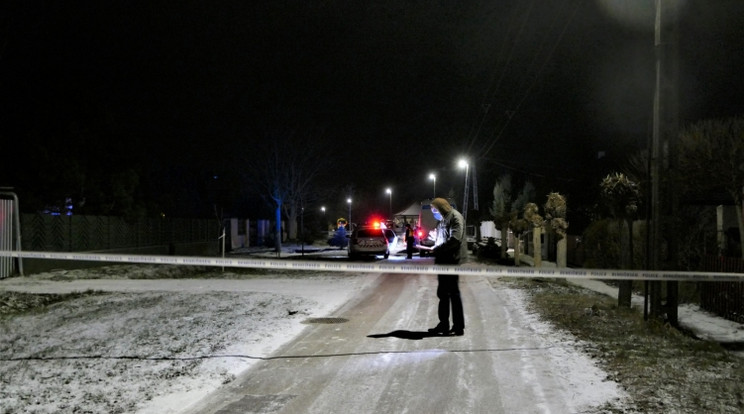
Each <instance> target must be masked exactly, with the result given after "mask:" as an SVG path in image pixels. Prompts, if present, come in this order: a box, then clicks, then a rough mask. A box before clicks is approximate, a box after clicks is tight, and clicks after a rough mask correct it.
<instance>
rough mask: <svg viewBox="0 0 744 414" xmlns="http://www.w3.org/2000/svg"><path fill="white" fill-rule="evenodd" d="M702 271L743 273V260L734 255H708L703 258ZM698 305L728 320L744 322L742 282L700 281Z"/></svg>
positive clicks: (743, 290)
mask: <svg viewBox="0 0 744 414" xmlns="http://www.w3.org/2000/svg"><path fill="white" fill-rule="evenodd" d="M703 271H706V272H719V273H744V260H742V259H739V258H735V257H717V256H708V257H706V258H705V259H704V260H703ZM700 307H701V308H703V309H705V310H707V311H710V312H713V313H715V314H716V315H719V316H721V317H724V318H726V319H728V320H731V321H735V322H739V323H744V283H742V282H705V283H701V286H700Z"/></svg>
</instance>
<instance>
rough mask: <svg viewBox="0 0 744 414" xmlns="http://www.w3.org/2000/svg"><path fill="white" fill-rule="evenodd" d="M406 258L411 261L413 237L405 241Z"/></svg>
mask: <svg viewBox="0 0 744 414" xmlns="http://www.w3.org/2000/svg"><path fill="white" fill-rule="evenodd" d="M406 257H407V258H409V259H413V237H409V238H408V239H406Z"/></svg>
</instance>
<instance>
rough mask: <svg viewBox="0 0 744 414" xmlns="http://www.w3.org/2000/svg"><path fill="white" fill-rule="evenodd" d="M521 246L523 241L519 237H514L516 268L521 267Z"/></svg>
mask: <svg viewBox="0 0 744 414" xmlns="http://www.w3.org/2000/svg"><path fill="white" fill-rule="evenodd" d="M520 244H521V239H520V237H519V236H517V235H515V236H514V266H517V267H519V255H520V251H519V250H520Z"/></svg>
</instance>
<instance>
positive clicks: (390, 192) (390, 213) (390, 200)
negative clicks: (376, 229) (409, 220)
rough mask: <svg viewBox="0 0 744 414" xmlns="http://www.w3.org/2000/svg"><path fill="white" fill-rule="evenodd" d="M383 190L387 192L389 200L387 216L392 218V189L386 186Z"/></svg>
mask: <svg viewBox="0 0 744 414" xmlns="http://www.w3.org/2000/svg"><path fill="white" fill-rule="evenodd" d="M385 192H386V193H387V195H388V199H389V202H390V204H389V210H388V214H389V215H388V218H390V219H392V218H393V190H391V189H390V188H386V189H385Z"/></svg>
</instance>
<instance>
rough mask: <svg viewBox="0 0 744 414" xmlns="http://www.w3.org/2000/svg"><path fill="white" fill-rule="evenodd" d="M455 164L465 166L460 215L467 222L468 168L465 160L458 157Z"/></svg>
mask: <svg viewBox="0 0 744 414" xmlns="http://www.w3.org/2000/svg"><path fill="white" fill-rule="evenodd" d="M457 166H458V167H460V168H465V191H463V193H464V194H463V197H462V217H463V218H464V219H465V223H467V222H468V192H469V190H470V188H468V170H469V167H470V166H469V165H468V162H467V160H465V159H460V161H458V162H457Z"/></svg>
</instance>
